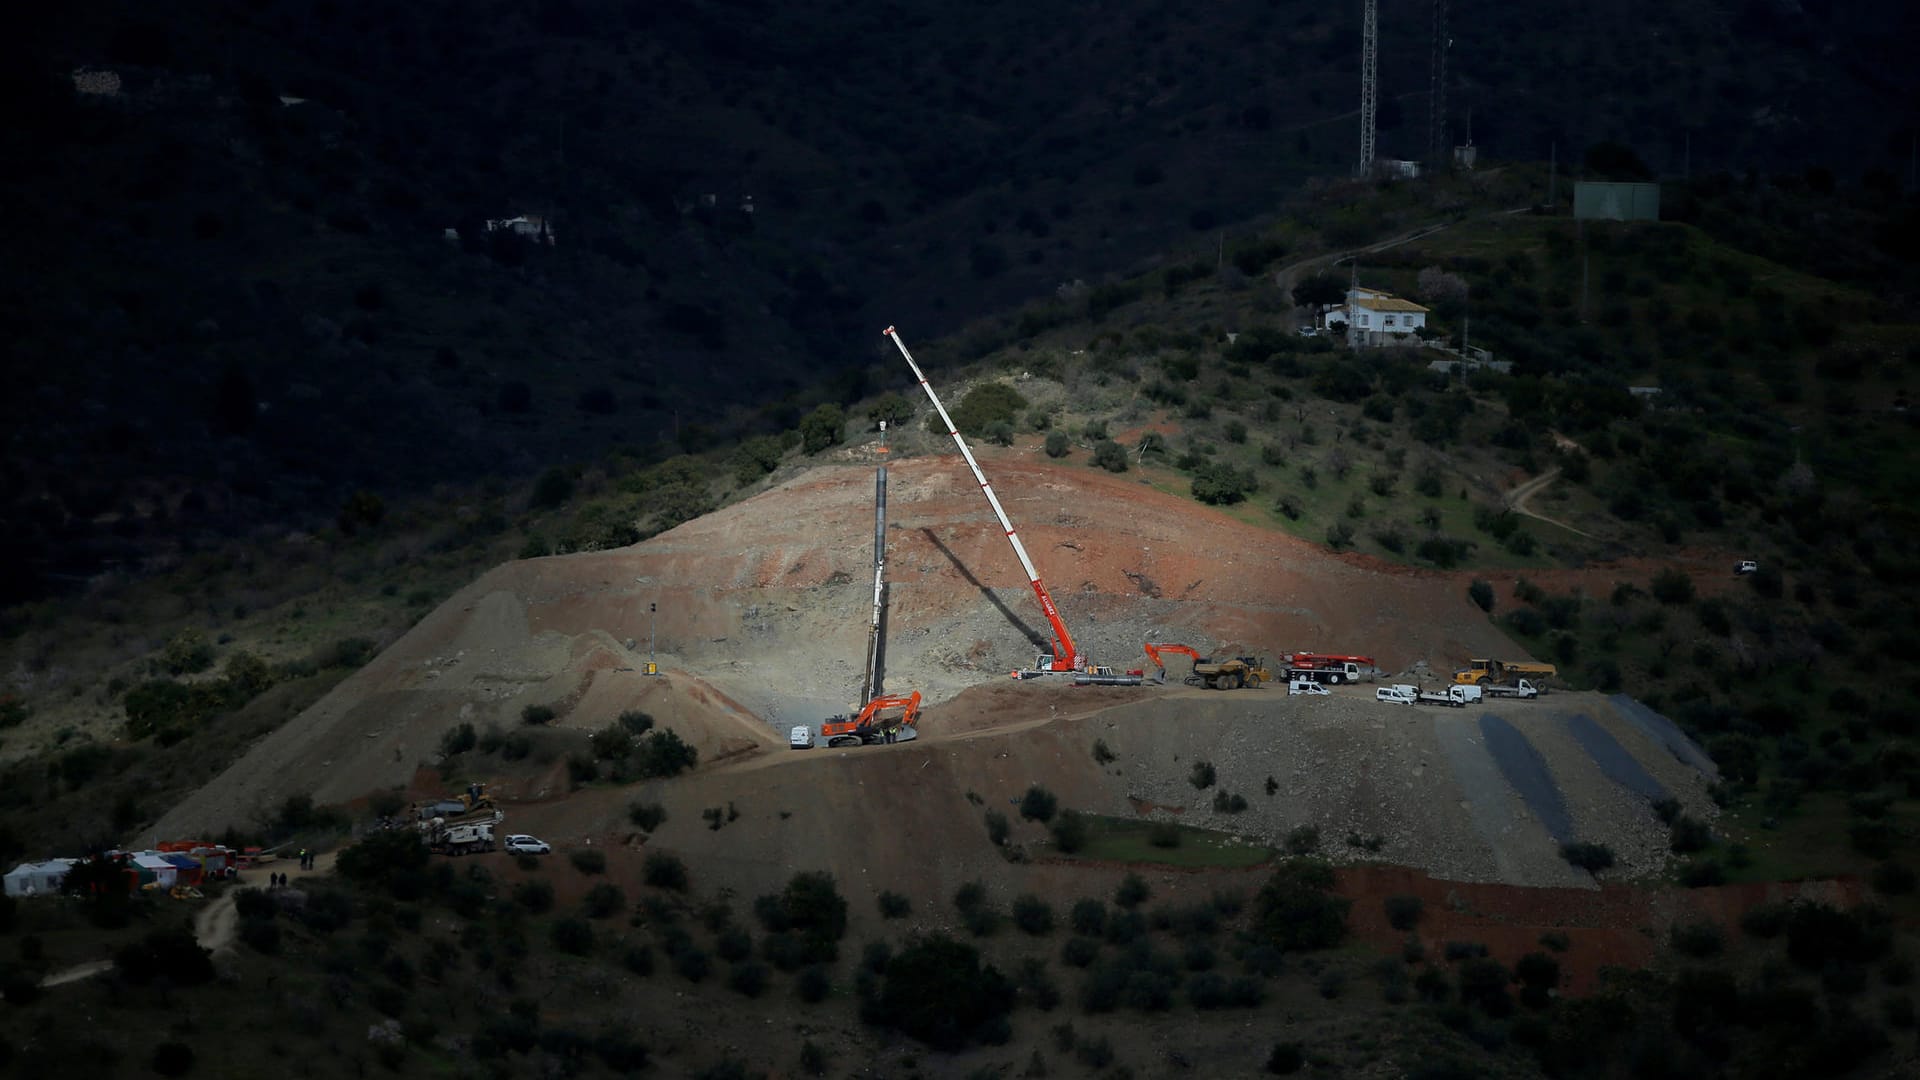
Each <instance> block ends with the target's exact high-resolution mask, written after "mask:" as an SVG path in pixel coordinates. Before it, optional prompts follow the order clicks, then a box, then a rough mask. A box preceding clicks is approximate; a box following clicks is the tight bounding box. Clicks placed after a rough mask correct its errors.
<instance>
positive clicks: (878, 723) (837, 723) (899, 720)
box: [820, 690, 920, 746]
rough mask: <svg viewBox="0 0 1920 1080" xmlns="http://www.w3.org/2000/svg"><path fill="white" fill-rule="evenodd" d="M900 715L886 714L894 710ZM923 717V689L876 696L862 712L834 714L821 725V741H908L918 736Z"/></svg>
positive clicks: (845, 743)
mask: <svg viewBox="0 0 1920 1080" xmlns="http://www.w3.org/2000/svg"><path fill="white" fill-rule="evenodd" d="M894 709H900V710H903V711H902V712H901V714H900V715H898V716H887V715H885V714H886V713H888V712H890V711H892V710H894ZM919 718H920V691H918V690H915V691H914V692H913V693H911V694H908V695H906V696H905V697H898V696H895V697H877V698H874V699H873V700H872V701H869V702H867V706H866V708H864V709H861V710H860V713H859V715H857V716H854V717H852V718H848V717H845V716H835V717H832V718H830V719H829V720H827V721H826V722H825V723H823V724H821V725H820V741H822V742H824V743H826V744H827V745H828V746H872V745H873V744H874V743H893V742H909V741H911V740H913V739H915V738H917V737H918V736H919V731H918V730H917V729H916V728H915V727H914V724H915V722H916V721H918V720H919Z"/></svg>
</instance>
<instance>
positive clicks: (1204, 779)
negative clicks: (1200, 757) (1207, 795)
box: [1187, 761, 1216, 791]
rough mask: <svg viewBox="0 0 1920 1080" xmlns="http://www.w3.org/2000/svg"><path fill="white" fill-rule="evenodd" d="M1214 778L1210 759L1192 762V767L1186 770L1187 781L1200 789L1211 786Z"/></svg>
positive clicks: (1203, 789)
mask: <svg viewBox="0 0 1920 1080" xmlns="http://www.w3.org/2000/svg"><path fill="white" fill-rule="evenodd" d="M1215 778H1216V777H1215V773H1214V770H1213V762H1211V761H1196V762H1194V763H1193V768H1192V769H1190V770H1188V772H1187V783H1189V784H1192V785H1193V786H1194V787H1195V788H1197V789H1199V790H1201V791H1205V790H1206V789H1208V788H1210V787H1212V786H1213V782H1214V780H1215Z"/></svg>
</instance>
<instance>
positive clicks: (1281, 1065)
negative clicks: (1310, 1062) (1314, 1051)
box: [1267, 1042, 1307, 1076]
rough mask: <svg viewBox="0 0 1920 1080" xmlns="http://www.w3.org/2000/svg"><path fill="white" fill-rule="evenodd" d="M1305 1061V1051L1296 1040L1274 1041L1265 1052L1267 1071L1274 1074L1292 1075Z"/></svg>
mask: <svg viewBox="0 0 1920 1080" xmlns="http://www.w3.org/2000/svg"><path fill="white" fill-rule="evenodd" d="M1306 1063H1307V1054H1306V1051H1305V1050H1303V1049H1302V1048H1301V1046H1300V1044H1299V1043H1297V1042H1283V1043H1274V1044H1273V1050H1272V1051H1271V1052H1270V1053H1268V1054H1267V1071H1268V1072H1270V1073H1272V1074H1273V1075H1275V1076H1292V1075H1293V1074H1294V1073H1297V1072H1299V1071H1300V1070H1301V1068H1303V1067H1304V1066H1305V1065H1306Z"/></svg>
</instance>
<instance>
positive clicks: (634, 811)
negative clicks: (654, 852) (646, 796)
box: [627, 802, 667, 832]
mask: <svg viewBox="0 0 1920 1080" xmlns="http://www.w3.org/2000/svg"><path fill="white" fill-rule="evenodd" d="M627 820H628V821H631V822H633V824H634V825H635V826H636V827H638V828H639V829H640V830H641V831H643V832H652V831H653V830H655V829H658V828H659V827H660V826H661V825H662V824H663V823H665V821H666V820H667V808H666V807H664V806H662V805H660V804H659V803H657V802H654V803H638V802H637V803H634V804H632V805H630V806H628V807H627Z"/></svg>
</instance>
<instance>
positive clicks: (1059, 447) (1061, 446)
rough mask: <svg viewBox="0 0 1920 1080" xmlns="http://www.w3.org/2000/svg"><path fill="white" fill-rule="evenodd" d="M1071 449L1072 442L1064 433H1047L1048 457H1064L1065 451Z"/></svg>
mask: <svg viewBox="0 0 1920 1080" xmlns="http://www.w3.org/2000/svg"><path fill="white" fill-rule="evenodd" d="M1072 448H1073V440H1072V439H1069V438H1068V437H1067V433H1066V432H1064V431H1049V432H1048V433H1047V442H1046V449H1047V456H1048V457H1050V458H1063V457H1066V456H1067V451H1068V450H1070V449H1072Z"/></svg>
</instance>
